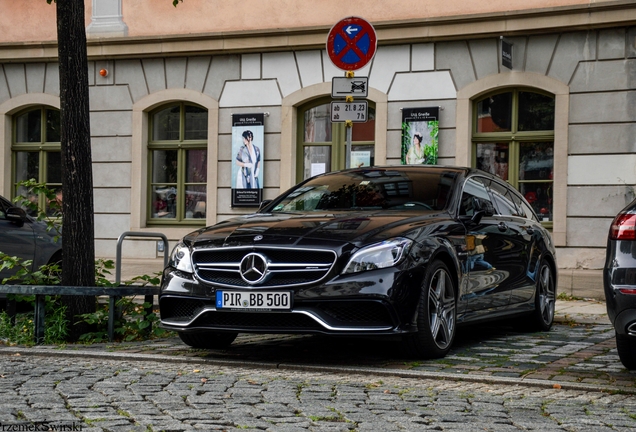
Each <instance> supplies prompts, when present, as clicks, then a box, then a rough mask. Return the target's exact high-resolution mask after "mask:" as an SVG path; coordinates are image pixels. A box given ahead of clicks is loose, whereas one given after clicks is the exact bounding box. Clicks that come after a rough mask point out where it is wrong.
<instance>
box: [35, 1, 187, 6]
mask: <svg viewBox="0 0 636 432" xmlns="http://www.w3.org/2000/svg"><path fill="white" fill-rule="evenodd" d="M48 1H51V0H48ZM179 2H183V0H172V5H173V6H174V7H177V5H178V4H179Z"/></svg>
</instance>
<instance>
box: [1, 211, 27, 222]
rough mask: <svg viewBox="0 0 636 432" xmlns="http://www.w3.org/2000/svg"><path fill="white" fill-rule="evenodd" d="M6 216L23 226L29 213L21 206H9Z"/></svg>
mask: <svg viewBox="0 0 636 432" xmlns="http://www.w3.org/2000/svg"><path fill="white" fill-rule="evenodd" d="M5 217H6V218H7V220H8V221H10V222H13V223H14V224H16V225H18V226H22V225H24V221H25V220H26V218H27V215H26V212H25V211H24V210H23V209H21V208H19V207H9V208H8V209H7V211H6V212H5Z"/></svg>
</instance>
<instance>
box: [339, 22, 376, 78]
mask: <svg viewBox="0 0 636 432" xmlns="http://www.w3.org/2000/svg"><path fill="white" fill-rule="evenodd" d="M377 45H378V38H377V36H376V34H375V29H374V28H373V26H372V25H371V24H370V23H369V22H368V21H366V20H364V19H362V18H359V17H348V18H344V19H342V20H340V21H338V23H337V24H336V25H334V26H333V27H332V28H331V30H330V31H329V35H328V36H327V54H328V55H329V58H330V59H331V62H332V63H333V64H334V65H335V66H336V67H337V68H340V69H342V70H345V71H353V70H357V69H360V68H362V67H364V66H365V65H366V64H367V63H369V62H370V61H371V59H372V58H373V56H374V55H375V50H376V48H377Z"/></svg>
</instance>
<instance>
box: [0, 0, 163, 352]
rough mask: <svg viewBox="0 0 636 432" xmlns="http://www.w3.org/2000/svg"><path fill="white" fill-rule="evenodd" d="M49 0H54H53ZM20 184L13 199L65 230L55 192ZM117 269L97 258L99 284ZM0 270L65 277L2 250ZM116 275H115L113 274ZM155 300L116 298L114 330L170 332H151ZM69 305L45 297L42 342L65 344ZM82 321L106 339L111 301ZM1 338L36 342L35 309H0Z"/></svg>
mask: <svg viewBox="0 0 636 432" xmlns="http://www.w3.org/2000/svg"><path fill="white" fill-rule="evenodd" d="M49 1H50V0H49ZM18 186H20V187H23V188H24V189H26V190H27V194H26V195H27V196H26V197H25V196H22V195H20V196H18V197H16V198H15V199H14V200H13V201H14V202H15V203H16V204H17V205H19V206H21V207H23V208H25V209H26V210H27V211H28V212H29V213H31V214H37V219H38V220H40V221H45V222H46V224H47V228H48V229H49V230H56V232H57V233H58V237H59V235H60V232H61V228H60V227H61V216H62V214H61V207H60V201H59V200H57V197H56V192H55V191H54V190H53V189H50V188H48V187H47V185H46V184H44V183H38V182H36V181H35V180H34V179H31V180H27V181H22V182H20V183H18ZM42 195H43V196H44V197H45V200H46V202H47V203H48V204H47V209H46V210H45V209H43V208H41V207H40V206H39V201H38V200H36V201H33V200H31V199H29V198H28V197H33V196H42ZM114 268H115V262H114V261H113V260H105V259H97V260H95V286H103V287H113V286H116V284H115V283H114V282H112V281H111V280H110V279H109V276H112V273H111V270H112V269H114ZM15 269H17V270H15ZM0 270H14V272H13V275H12V276H10V277H8V278H4V279H3V280H2V283H3V284H6V283H18V284H22V285H59V284H60V282H61V268H60V265H59V263H54V264H46V265H42V266H40V267H39V268H37V269H34V268H33V261H32V260H23V259H21V258H19V257H17V256H10V255H7V254H5V253H2V252H0ZM159 275H160V273H157V274H156V275H153V276H148V275H143V276H136V277H134V278H133V279H132V280H130V281H125V282H124V283H123V284H124V285H141V286H146V285H149V284H150V285H154V286H156V285H159V283H160V278H159ZM111 279H112V278H111ZM8 298H9V299H12V300H15V301H16V302H18V303H19V302H28V303H31V305H33V304H34V302H35V296H22V295H9V297H8ZM150 306H151V305H150V304H147V303H143V304H140V303H139V302H135V301H134V299H132V298H126V297H125V298H122V299H120V300H119V301H118V302H117V307H118V309H119V310H121V314H118V315H119V316H120V317H121V318H119V319H118V320H116V322H115V334H116V335H117V336H118V337H119V339H120V340H125V341H131V340H138V339H144V338H147V337H159V336H163V335H164V334H166V333H167V332H166V331H165V330H163V329H160V328H159V327H158V326H156V325H154V326H153V328H152V332H149V331H148V330H149V328H150V325H151V324H155V323H157V322H158V321H159V318H158V317H157V315H156V314H155V313H154V312H147V311H146V309H147V308H149V307H150ZM65 312H66V308H65V306H63V305H62V304H61V300H60V298H59V296H53V297H52V296H46V299H45V326H44V343H47V344H55V343H62V342H63V341H64V340H65V337H66V336H67V335H68V329H69V322H68V321H67V320H66V318H65ZM76 318H78V319H79V321H78V322H85V323H88V324H90V325H92V326H93V328H94V329H95V330H94V331H92V332H90V333H86V334H84V335H81V336H80V340H81V341H84V342H102V341H104V340H107V339H108V304H105V305H98V306H97V308H96V311H95V312H94V313H89V314H83V315H79V316H77V317H76ZM0 339H4V340H6V341H8V342H9V343H16V344H25V345H30V344H33V340H34V324H33V313H31V312H30V313H24V314H17V315H16V316H15V318H14V319H13V320H12V319H11V317H10V316H9V315H8V314H7V313H6V312H2V313H0Z"/></svg>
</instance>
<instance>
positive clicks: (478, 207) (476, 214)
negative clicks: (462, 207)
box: [462, 196, 495, 225]
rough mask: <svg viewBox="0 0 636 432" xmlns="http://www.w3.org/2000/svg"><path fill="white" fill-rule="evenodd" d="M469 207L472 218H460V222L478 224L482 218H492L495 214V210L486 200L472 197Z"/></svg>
mask: <svg viewBox="0 0 636 432" xmlns="http://www.w3.org/2000/svg"><path fill="white" fill-rule="evenodd" d="M471 207H472V210H473V214H472V216H462V220H464V221H465V222H469V223H471V224H475V225H476V224H478V223H479V222H481V219H482V218H483V217H484V216H493V215H494V214H495V208H494V207H493V205H492V203H491V202H490V201H488V200H485V199H482V198H478V197H475V196H474V197H472V198H471Z"/></svg>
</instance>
